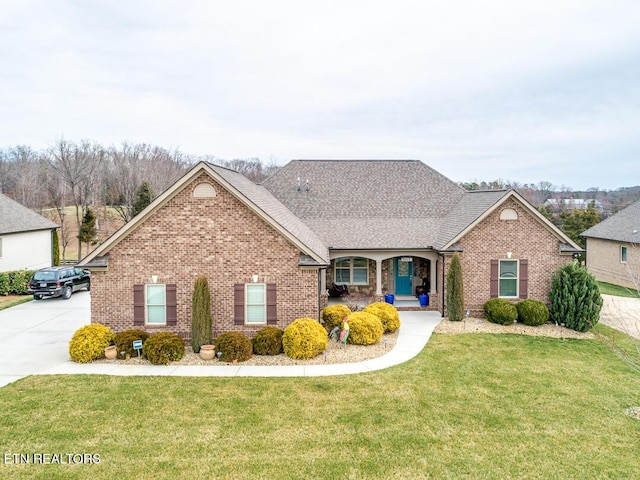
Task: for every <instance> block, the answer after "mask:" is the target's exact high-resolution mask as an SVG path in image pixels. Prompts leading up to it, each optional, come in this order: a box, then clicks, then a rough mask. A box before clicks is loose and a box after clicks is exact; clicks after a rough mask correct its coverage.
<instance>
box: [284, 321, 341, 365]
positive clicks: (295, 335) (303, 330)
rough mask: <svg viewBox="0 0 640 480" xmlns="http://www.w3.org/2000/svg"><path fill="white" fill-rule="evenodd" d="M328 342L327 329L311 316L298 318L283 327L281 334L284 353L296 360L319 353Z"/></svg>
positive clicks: (324, 348) (325, 347)
mask: <svg viewBox="0 0 640 480" xmlns="http://www.w3.org/2000/svg"><path fill="white" fill-rule="evenodd" d="M328 344H329V336H328V334H327V331H326V330H325V329H324V327H323V326H322V325H320V323H319V322H318V321H317V320H315V319H313V318H298V319H297V320H295V321H294V322H293V323H292V324H291V325H289V326H288V327H287V328H285V329H284V334H283V335H282V348H283V350H284V353H285V354H286V355H287V356H289V357H291V358H294V359H296V360H306V359H309V358H313V357H315V356H317V355H320V354H321V353H322V352H324V351H325V350H326V349H327V346H328Z"/></svg>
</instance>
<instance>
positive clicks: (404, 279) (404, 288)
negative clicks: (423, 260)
mask: <svg viewBox="0 0 640 480" xmlns="http://www.w3.org/2000/svg"><path fill="white" fill-rule="evenodd" d="M412 278H413V258H412V257H397V258H396V295H411V286H412V285H411V279H412Z"/></svg>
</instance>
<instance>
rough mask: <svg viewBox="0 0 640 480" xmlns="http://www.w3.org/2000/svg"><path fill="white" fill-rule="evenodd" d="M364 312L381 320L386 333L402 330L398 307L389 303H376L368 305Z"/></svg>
mask: <svg viewBox="0 0 640 480" xmlns="http://www.w3.org/2000/svg"><path fill="white" fill-rule="evenodd" d="M362 311H363V312H367V313H372V314H374V315H375V316H376V317H378V318H379V319H380V321H381V322H382V327H383V328H384V333H391V332H395V331H396V330H398V329H399V328H400V315H399V314H398V310H396V307H394V306H393V305H391V304H390V303H387V302H376V303H372V304H370V305H367V306H366V307H365V308H363V309H362Z"/></svg>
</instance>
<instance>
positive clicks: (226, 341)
mask: <svg viewBox="0 0 640 480" xmlns="http://www.w3.org/2000/svg"><path fill="white" fill-rule="evenodd" d="M214 345H215V346H216V351H217V352H222V354H221V356H220V361H222V362H233V361H234V360H236V361H238V362H244V361H245V360H249V359H250V358H251V357H252V356H253V345H252V344H251V339H250V338H249V337H247V336H246V335H245V334H244V333H240V332H226V333H223V334H222V335H220V336H219V337H218V338H216V340H215V342H214Z"/></svg>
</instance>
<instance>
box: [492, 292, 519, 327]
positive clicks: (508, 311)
mask: <svg viewBox="0 0 640 480" xmlns="http://www.w3.org/2000/svg"><path fill="white" fill-rule="evenodd" d="M484 313H485V314H486V316H487V320H489V321H490V322H492V323H498V324H500V325H509V324H511V323H513V322H515V321H516V319H517V318H518V310H517V309H516V306H515V305H513V304H512V303H510V302H509V301H508V300H505V299H504V298H492V299H491V300H487V301H486V302H485V304H484Z"/></svg>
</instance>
